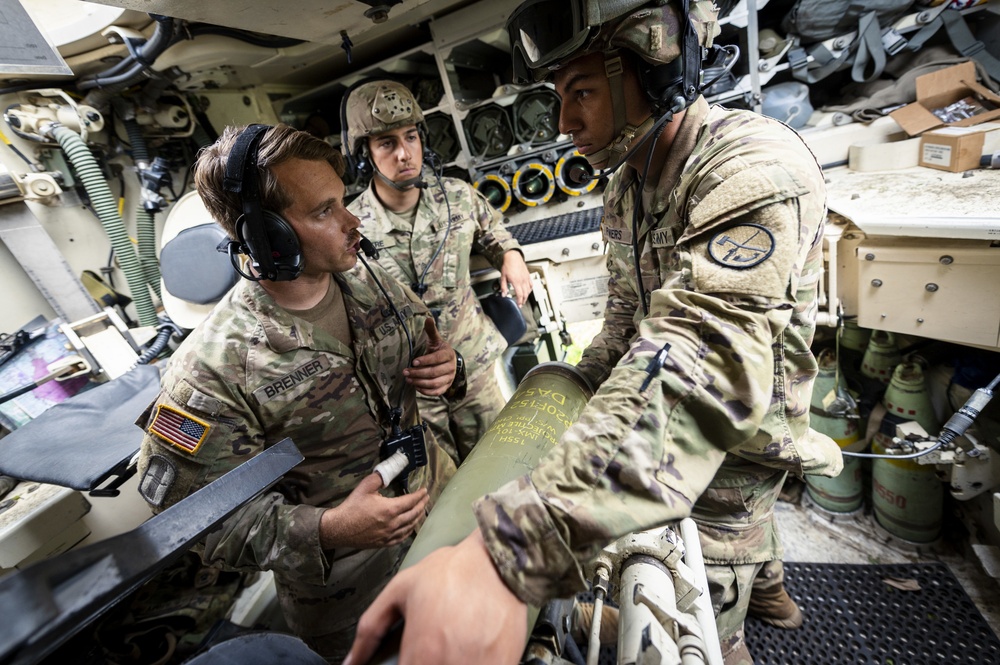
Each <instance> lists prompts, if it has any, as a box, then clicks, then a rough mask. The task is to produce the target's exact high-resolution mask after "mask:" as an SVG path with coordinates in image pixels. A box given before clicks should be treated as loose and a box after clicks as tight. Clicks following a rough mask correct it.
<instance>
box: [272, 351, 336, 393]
mask: <svg viewBox="0 0 1000 665" xmlns="http://www.w3.org/2000/svg"><path fill="white" fill-rule="evenodd" d="M330 367H331V365H330V359H329V358H327V357H326V356H318V357H316V358H313V359H312V360H310V361H309V362H307V363H305V364H303V365H299V366H298V367H296V368H295V369H293V370H292V371H291V372H289V373H288V374H286V375H284V376H283V377H281V378H280V379H275V380H274V381H272V382H271V383H268V384H267V385H264V386H261V387H260V388H257V390H255V391H253V396H254V397H255V398H257V403H258V404H263V403H265V402H269V401H271V400H272V399H274V398H275V397H278V396H279V395H282V394H284V393H287V392H288V391H290V390H292V389H293V388H295V387H296V386H299V385H302V384H303V383H305V382H306V381H309V380H311V379H312V378H313V377H314V376H318V375H320V374H322V373H324V372H326V371H327V370H329V369H330Z"/></svg>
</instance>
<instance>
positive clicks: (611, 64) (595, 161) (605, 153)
mask: <svg viewBox="0 0 1000 665" xmlns="http://www.w3.org/2000/svg"><path fill="white" fill-rule="evenodd" d="M623 71H624V69H623V67H622V59H621V56H620V55H618V51H608V52H606V53H605V54H604V72H605V74H606V75H607V77H608V84H609V85H610V86H611V115H612V120H613V121H614V133H615V135H616V138H614V139H612V141H611V143H609V144H608V145H606V146H604V148H602V149H601V150H598V151H597V152H593V153H590V154H589V155H586V159H587V162H588V163H589V164H590V165H591V166H593V167H594V168H598V166H599V165H600V164H617V163H618V162H620V161H623V160H624V157H625V154H626V153H628V151H629V149H630V148H631V147H632V145H633V144H634V143H635V141H636V139H637V138H640V137H642V136H643V135H645V134H646V132H648V131H649V130H650V129H652V127H653V124H654V123H655V122H656V120H655V119H654V118H653V116H650V117H648V118H646V119H645V120H644V121H643V122H642V124H640V125H639V126H638V127H636V126H635V125H631V124H629V123H628V122H627V121H626V120H625V81H624V78H623V77H622V73H623Z"/></svg>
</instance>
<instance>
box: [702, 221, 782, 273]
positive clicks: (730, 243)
mask: <svg viewBox="0 0 1000 665" xmlns="http://www.w3.org/2000/svg"><path fill="white" fill-rule="evenodd" d="M773 253H774V234H772V233H771V232H770V231H769V230H767V229H765V228H764V227H763V226H761V225H759V224H737V225H736V226H731V227H729V228H728V229H726V230H725V231H719V232H718V233H716V234H715V235H714V236H712V239H711V240H710V241H709V243H708V254H709V256H711V257H712V260H713V261H715V262H716V263H718V264H720V265H724V266H726V267H727V268H736V269H737V270H745V269H746V268H752V267H754V266H756V265H760V264H761V263H763V262H764V261H766V260H767V259H768V258H769V257H770V256H771V254H773Z"/></svg>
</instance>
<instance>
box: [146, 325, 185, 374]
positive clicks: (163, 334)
mask: <svg viewBox="0 0 1000 665" xmlns="http://www.w3.org/2000/svg"><path fill="white" fill-rule="evenodd" d="M179 334H181V329H180V328H178V327H177V324H176V323H174V322H173V321H171V320H170V319H169V318H168V317H166V316H164V317H163V321H162V323H160V325H159V326H157V328H156V337H154V338H153V341H152V342H150V343H149V346H148V347H146V350H145V351H143V352H142V354H140V355H139V357H138V358H136V359H135V363H136V364H137V365H148V364H149V363H151V362H152V361H153V360H155V359H156V357H157V356H158V355H160V353H161V352H162V351H163V349H165V348H166V347H167V342H169V341H170V337H171V336H172V335H179Z"/></svg>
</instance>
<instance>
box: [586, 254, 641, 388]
mask: <svg viewBox="0 0 1000 665" xmlns="http://www.w3.org/2000/svg"><path fill="white" fill-rule="evenodd" d="M616 251H619V250H618V246H617V245H614V244H612V245H611V246H610V247H609V248H608V273H609V277H608V301H607V303H606V304H605V305H604V325H603V326H602V327H601V331H600V332H599V333H597V335H596V336H595V337H594V339H593V340H592V341H591V342H590V346H588V347H587V348H586V349H584V351H583V357H582V358H580V362H579V363H577V366H576V367H577V369H579V370H580V371H581V372H583V374H584V376H586V377H587V379H588V380H589V381H590V385H592V386H600V385H601V384H602V383H604V381H605V380H606V379H607V378H608V375H609V374H611V370H612V369H613V368H614V366H615V365H616V364H617V363H618V361H619V360H620V359H621V357H622V356H624V355H625V353H626V352H627V351H628V345H629V340H630V339H632V336H633V335H634V334H635V323H634V321H633V317H634V316H635V307H636V302H638V300H637V296H636V294H635V293H634V292H633V291H632V287H631V286H630V285H629V282H628V280H627V279H626V278H625V276H624V275H622V274H621V272H620V271H619V269H618V267H617V266H620V265H623V264H624V262H623V261H621V260H618V261H616V260H614V257H613V254H614V253H615V252H616ZM626 290H627V293H626Z"/></svg>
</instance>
